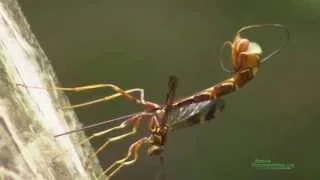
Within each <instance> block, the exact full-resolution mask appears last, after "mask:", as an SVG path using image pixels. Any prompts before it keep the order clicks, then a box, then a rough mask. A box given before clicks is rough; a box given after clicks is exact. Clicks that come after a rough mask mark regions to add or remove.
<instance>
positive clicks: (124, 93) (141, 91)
mask: <svg viewBox="0 0 320 180" xmlns="http://www.w3.org/2000/svg"><path fill="white" fill-rule="evenodd" d="M17 85H18V86H23V87H27V88H28V87H29V88H38V89H43V88H41V87H36V86H27V85H24V84H17ZM98 88H111V89H113V90H114V91H115V92H116V93H114V94H112V95H110V96H106V97H103V98H99V99H96V100H92V101H88V102H84V103H79V104H75V105H70V106H65V107H63V109H70V108H78V107H83V106H87V105H91V104H95V103H99V102H103V101H109V100H111V99H114V98H116V97H119V96H125V97H126V98H127V99H129V100H133V101H135V102H136V103H138V104H143V105H145V104H148V103H146V102H145V100H144V89H141V88H134V89H128V90H123V89H122V88H120V87H119V86H116V85H114V84H95V85H88V86H78V87H72V88H64V87H53V88H45V89H47V90H61V91H73V92H80V91H86V90H92V89H98ZM134 92H139V94H140V95H139V98H137V97H135V96H132V95H131V93H134ZM152 104H153V103H152Z"/></svg>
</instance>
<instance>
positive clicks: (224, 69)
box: [219, 41, 233, 73]
mask: <svg viewBox="0 0 320 180" xmlns="http://www.w3.org/2000/svg"><path fill="white" fill-rule="evenodd" d="M227 45H228V46H230V47H231V48H232V43H231V42H230V41H226V42H224V43H223V45H222V46H221V48H220V58H219V59H220V67H221V68H222V70H223V71H224V72H226V73H232V72H233V71H231V70H229V69H228V68H226V67H225V66H224V63H223V57H222V53H223V50H224V48H225V47H226V46H227Z"/></svg>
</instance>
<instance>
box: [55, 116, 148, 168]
mask: <svg viewBox="0 0 320 180" xmlns="http://www.w3.org/2000/svg"><path fill="white" fill-rule="evenodd" d="M150 115H151V114H150V113H141V114H137V115H136V116H133V117H131V118H129V119H127V120H126V121H124V122H122V123H121V124H120V125H118V126H114V127H112V128H109V129H106V130H104V131H100V132H97V133H94V134H92V135H91V136H90V137H88V138H85V139H83V140H82V141H80V142H79V145H82V144H84V143H86V142H88V141H90V140H92V139H93V138H96V137H99V136H102V135H105V134H107V133H109V132H112V131H115V130H120V129H123V128H126V127H127V126H128V124H132V126H133V128H132V130H131V131H130V132H129V133H125V134H122V135H119V136H115V137H112V138H109V139H108V140H107V141H106V142H105V143H104V144H103V145H102V146H101V147H100V148H99V149H98V150H97V151H96V152H95V153H94V154H93V155H90V157H93V156H94V155H96V154H98V153H99V152H100V151H101V150H102V149H104V148H105V147H106V146H107V145H108V144H110V143H111V142H115V141H119V140H121V139H123V138H126V137H128V136H130V135H133V134H135V133H136V131H137V128H138V126H139V124H140V120H141V119H142V118H144V117H147V116H150ZM67 152H68V150H65V151H63V152H61V153H59V154H58V155H57V156H56V157H59V156H61V155H63V154H65V153H67ZM88 159H90V158H88ZM86 164H87V163H86Z"/></svg>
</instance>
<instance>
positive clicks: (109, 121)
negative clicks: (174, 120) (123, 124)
mask: <svg viewBox="0 0 320 180" xmlns="http://www.w3.org/2000/svg"><path fill="white" fill-rule="evenodd" d="M141 113H142V112H140V113H133V114H129V115H124V116H121V117H118V118H114V119H110V120H107V121H102V122H99V123H95V124H92V125H89V126H85V127H83V128H80V129H75V130H71V131H67V132H64V133H61V134H57V135H55V136H54V137H59V136H64V135H67V134H71V133H75V132H80V131H84V130H87V129H91V128H94V127H98V126H101V125H104V124H109V123H112V122H116V121H123V120H126V119H129V118H131V117H133V116H136V115H138V114H141Z"/></svg>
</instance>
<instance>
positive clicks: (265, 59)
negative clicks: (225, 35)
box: [238, 24, 290, 63]
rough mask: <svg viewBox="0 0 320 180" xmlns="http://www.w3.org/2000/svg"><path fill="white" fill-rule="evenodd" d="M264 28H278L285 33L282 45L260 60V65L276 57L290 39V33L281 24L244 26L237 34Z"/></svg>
mask: <svg viewBox="0 0 320 180" xmlns="http://www.w3.org/2000/svg"><path fill="white" fill-rule="evenodd" d="M265 27H270V28H278V29H281V30H283V31H284V32H285V33H286V38H285V40H284V41H283V43H282V44H281V45H280V47H279V48H277V49H275V50H274V51H272V52H271V53H269V54H268V55H267V56H265V57H264V58H263V59H261V61H260V62H261V63H264V62H266V61H267V60H269V59H270V58H271V57H272V56H275V55H277V54H278V53H279V52H280V50H281V49H282V48H283V47H284V46H285V45H286V44H287V42H288V41H289V39H290V32H289V30H288V29H287V28H286V27H285V26H284V25H282V24H255V25H249V26H245V27H242V28H240V29H239V31H238V34H240V33H242V32H244V31H247V30H249V29H256V28H265Z"/></svg>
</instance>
